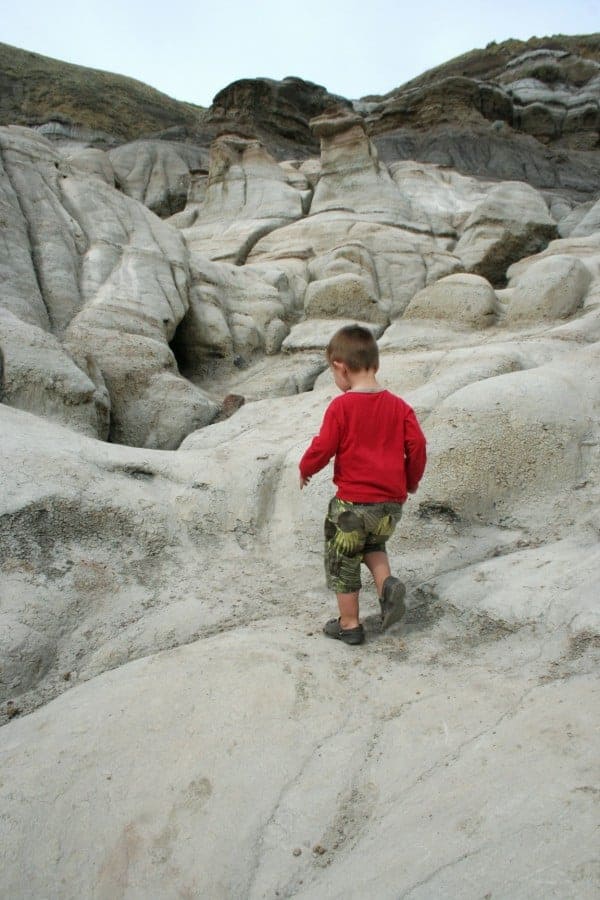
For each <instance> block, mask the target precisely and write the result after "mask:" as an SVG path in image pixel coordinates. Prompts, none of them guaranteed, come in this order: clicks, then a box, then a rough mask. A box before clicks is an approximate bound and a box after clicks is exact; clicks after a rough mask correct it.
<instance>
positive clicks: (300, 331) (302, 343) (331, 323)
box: [282, 318, 383, 350]
mask: <svg viewBox="0 0 600 900" xmlns="http://www.w3.org/2000/svg"><path fill="white" fill-rule="evenodd" d="M354 324H357V325H362V326H363V328H368V329H369V330H370V331H371V333H372V334H374V335H375V337H379V335H380V334H381V333H382V332H383V326H382V325H377V324H376V323H373V322H361V321H357V320H356V319H343V318H340V319H325V318H321V319H307V320H306V321H304V322H299V323H298V324H297V325H294V326H293V328H292V329H291V331H290V333H289V334H288V336H287V337H286V339H285V340H284V342H283V345H282V349H283V350H324V349H325V348H326V347H327V344H328V343H329V341H330V340H331V338H332V337H333V335H334V334H335V333H336V331H338V330H339V329H340V328H343V327H344V326H345V325H354Z"/></svg>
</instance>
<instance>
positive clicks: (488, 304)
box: [404, 273, 496, 328]
mask: <svg viewBox="0 0 600 900" xmlns="http://www.w3.org/2000/svg"><path fill="white" fill-rule="evenodd" d="M404 316H405V318H407V319H445V320H447V321H448V322H450V323H455V322H456V323H458V324H459V325H470V326H472V327H474V328H486V327H488V326H490V325H492V324H493V323H494V321H495V318H496V295H495V293H494V289H493V288H492V286H491V285H490V283H489V281H487V279H485V278H482V277H481V276H479V275H469V274H467V273H461V274H457V275H447V276H446V277H445V278H440V279H439V281H436V282H435V283H434V284H432V285H430V286H429V287H426V288H423V290H421V291H419V292H418V293H417V294H415V296H414V297H413V298H412V300H411V301H410V303H409V304H408V306H407V308H406V310H405V312H404Z"/></svg>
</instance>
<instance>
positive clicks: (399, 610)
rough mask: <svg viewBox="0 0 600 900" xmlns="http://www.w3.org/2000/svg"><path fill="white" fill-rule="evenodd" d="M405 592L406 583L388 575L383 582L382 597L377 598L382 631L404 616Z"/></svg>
mask: <svg viewBox="0 0 600 900" xmlns="http://www.w3.org/2000/svg"><path fill="white" fill-rule="evenodd" d="M405 594H406V585H405V584H402V582H401V581H400V579H399V578H394V576H393V575H388V577H387V578H386V579H385V581H384V582H383V597H380V598H379V605H380V606H381V626H382V628H383V630H384V631H385V630H386V628H389V627H390V626H391V625H395V623H396V622H399V621H400V619H401V618H402V617H403V616H404V613H405V612H406V604H405V603H404V596H405Z"/></svg>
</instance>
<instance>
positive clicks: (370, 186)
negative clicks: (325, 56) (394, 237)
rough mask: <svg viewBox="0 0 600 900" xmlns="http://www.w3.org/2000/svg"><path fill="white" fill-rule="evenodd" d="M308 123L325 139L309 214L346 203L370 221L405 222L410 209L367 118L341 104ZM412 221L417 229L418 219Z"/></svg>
mask: <svg viewBox="0 0 600 900" xmlns="http://www.w3.org/2000/svg"><path fill="white" fill-rule="evenodd" d="M310 126H311V128H312V130H313V132H314V134H315V136H316V137H318V138H319V139H320V142H321V174H320V178H319V181H318V183H317V185H316V187H315V192H314V196H313V198H312V202H311V204H310V212H311V214H313V215H314V214H316V213H322V212H329V211H332V210H339V209H340V208H342V209H344V210H348V212H351V213H354V214H356V215H358V216H363V217H364V218H366V219H368V220H369V221H372V222H382V223H384V224H388V225H389V224H394V225H406V223H407V222H408V221H409V219H410V208H409V206H408V204H407V203H405V201H404V198H403V196H402V194H401V192H400V191H399V190H398V187H397V185H396V183H395V182H394V180H393V179H392V177H391V175H390V173H389V171H388V169H387V166H386V165H385V164H383V163H380V162H379V159H378V157H377V150H376V148H375V145H374V144H373V143H372V142H371V141H370V140H369V138H368V136H367V133H366V128H365V122H364V119H362V118H361V117H360V116H358V115H356V114H354V113H352V112H349V111H347V110H344V109H340V110H339V112H337V113H325V114H323V115H321V116H318V117H316V118H314V119H311V122H310ZM342 198H343V199H342ZM410 221H411V226H412V227H413V228H415V230H419V225H420V223H418V222H417V221H415V219H414V218H412V219H410ZM422 230H424V229H422Z"/></svg>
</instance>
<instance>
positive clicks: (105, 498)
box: [0, 35, 600, 900]
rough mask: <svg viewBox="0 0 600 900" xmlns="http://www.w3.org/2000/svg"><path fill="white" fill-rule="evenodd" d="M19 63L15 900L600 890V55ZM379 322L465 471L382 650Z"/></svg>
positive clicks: (443, 492) (394, 373)
mask: <svg viewBox="0 0 600 900" xmlns="http://www.w3.org/2000/svg"><path fill="white" fill-rule="evenodd" d="M0 51H1V52H0V89H1V102H0V122H1V123H2V125H1V127H0V228H1V234H2V241H1V242H0V273H1V284H2V287H1V290H0V350H1V353H0V373H1V380H0V391H1V400H2V402H1V403H0V451H1V452H0V531H1V535H0V722H1V727H0V856H1V865H0V896H2V897H6V898H11V900H15V898H35V900H42V898H44V900H45V898H53V900H54V898H60V900H71V898H72V900H76V898H77V900H80V898H102V900H115V898H127V900H142V898H143V900H170V898H181V897H187V898H210V900H217V898H223V900H229V898H236V900H237V898H240V900H242V898H244V900H246V898H252V900H254V898H256V900H258V898H286V897H287V898H290V897H294V898H296V897H297V898H307V900H308V898H312V900H321V898H357V900H359V898H365V897H373V898H377V900H380V898H381V900H387V898H389V900H398V898H410V900H433V898H442V897H443V898H468V900H471V898H473V900H487V898H494V900H498V898H506V900H509V898H510V900H529V898H544V900H546V898H561V900H564V898H577V900H586V898H590V900H591V898H595V897H597V896H598V891H599V890H600V860H599V858H598V793H599V790H600V788H599V786H598V714H599V703H598V693H597V674H596V673H597V664H598V647H599V633H600V604H599V600H598V597H599V589H598V584H599V581H600V480H599V478H600V449H599V447H600V199H599V198H600V146H599V134H600V36H599V35H591V36H584V37H562V36H555V37H553V38H536V39H532V40H531V41H530V42H527V43H526V44H523V43H522V42H518V41H509V42H505V43H504V44H498V45H496V44H493V45H490V46H489V47H487V48H485V50H480V51H473V52H472V53H471V54H467V55H466V56H464V57H460V58H459V59H458V60H453V61H451V62H450V63H448V64H447V65H446V66H445V67H440V69H437V70H432V71H431V72H429V73H425V74H424V75H423V76H422V77H421V78H420V79H416V80H415V81H414V82H411V83H410V84H409V85H404V86H403V87H401V88H397V89H395V90H394V91H391V92H390V93H389V94H388V95H386V96H385V97H364V98H361V99H360V100H355V101H350V100H347V99H345V98H341V97H335V96H333V95H331V94H330V93H329V92H328V91H327V90H326V88H324V87H321V86H319V85H313V84H310V83H308V82H304V81H302V80H301V79H299V78H296V77H293V78H292V77H290V78H289V79H285V80H284V81H282V82H276V81H271V80H269V79H266V78H261V79H255V80H250V79H249V80H246V81H242V82H237V83H235V84H234V85H230V86H229V87H227V88H225V89H224V90H223V91H222V92H220V94H218V95H217V97H216V98H215V100H214V102H213V104H212V106H211V107H210V108H209V109H206V110H205V109H201V108H199V107H194V106H192V105H191V104H177V103H176V101H172V100H170V99H169V98H165V97H164V96H163V95H160V94H158V93H157V92H155V91H152V90H151V89H150V88H146V87H145V86H144V85H140V84H139V83H137V82H131V81H130V80H128V79H119V78H118V76H111V75H109V74H107V73H98V72H92V71H91V70H84V69H80V68H78V67H74V66H66V65H65V64H62V63H58V62H57V61H53V60H46V59H44V58H43V57H39V56H36V55H35V54H29V53H27V52H26V51H20V50H16V49H15V48H9V47H6V46H4V45H2V47H0ZM44 84H45V85H46V88H47V89H46V90H44V89H43V85H44ZM354 321H359V322H363V323H365V324H367V325H368V327H370V328H372V329H373V331H374V333H375V334H376V335H377V337H378V340H379V346H380V351H381V370H380V380H381V381H382V382H383V383H384V384H385V385H386V386H387V387H389V388H390V389H391V390H394V391H396V392H398V393H400V394H401V395H402V396H403V397H404V398H405V399H406V400H407V401H408V402H409V403H411V405H412V406H413V407H414V408H415V410H416V412H417V414H418V416H419V419H420V421H421V423H422V425H423V428H424V431H425V433H426V435H427V439H428V448H429V463H428V468H427V471H426V475H425V478H424V480H423V482H422V485H421V487H420V489H419V492H418V493H417V494H416V495H415V496H414V497H411V498H410V499H409V501H408V502H407V505H406V510H405V515H404V517H403V520H402V523H401V525H400V527H399V529H398V532H397V534H396V536H395V537H394V539H393V541H392V542H391V543H390V546H389V551H390V556H391V559H392V562H393V565H394V569H395V571H396V572H397V573H398V575H400V577H402V578H403V579H404V580H405V581H406V584H407V588H408V605H409V609H408V613H407V616H406V619H405V621H404V622H403V623H401V624H399V625H397V626H395V627H394V628H393V629H391V630H390V631H388V632H386V633H382V632H381V629H380V626H379V621H378V616H377V611H378V603H377V598H376V595H375V593H374V590H373V587H372V584H371V583H370V580H369V579H368V577H367V576H366V575H365V587H364V591H363V595H362V615H363V621H364V623H365V628H366V631H367V642H366V643H365V645H364V646H362V647H358V648H351V647H347V646H345V645H338V644H337V643H336V642H334V641H329V640H326V639H325V638H324V637H323V636H322V634H321V628H322V625H323V623H324V621H325V620H326V619H327V618H328V617H329V616H330V615H331V614H332V613H333V612H334V600H333V597H332V596H331V595H328V593H327V591H326V589H325V584H324V575H323V571H322V556H321V533H322V520H323V514H324V510H325V507H326V503H327V500H328V498H329V497H330V496H331V494H332V488H331V482H330V478H331V471H330V470H326V471H323V472H322V473H320V474H319V475H318V476H317V477H315V478H314V479H313V481H312V482H311V484H310V485H309V487H308V488H307V489H306V490H304V491H303V492H302V493H300V491H299V489H298V474H297V464H298V460H299V458H300V455H301V454H302V452H303V450H304V448H305V447H306V445H307V443H308V442H309V440H310V439H311V437H312V436H313V434H314V433H315V432H316V430H317V429H318V427H319V424H320V421H321V417H322V414H323V410H324V408H325V406H326V404H327V403H328V401H329V400H330V399H331V398H332V397H333V396H334V392H335V388H334V386H333V384H332V381H331V378H330V376H329V374H328V372H327V371H326V365H325V361H324V357H323V348H324V347H325V345H326V344H327V341H328V339H329V337H330V335H331V334H332V333H333V332H334V331H335V330H336V329H337V328H338V327H339V326H340V325H342V324H345V323H347V322H354Z"/></svg>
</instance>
